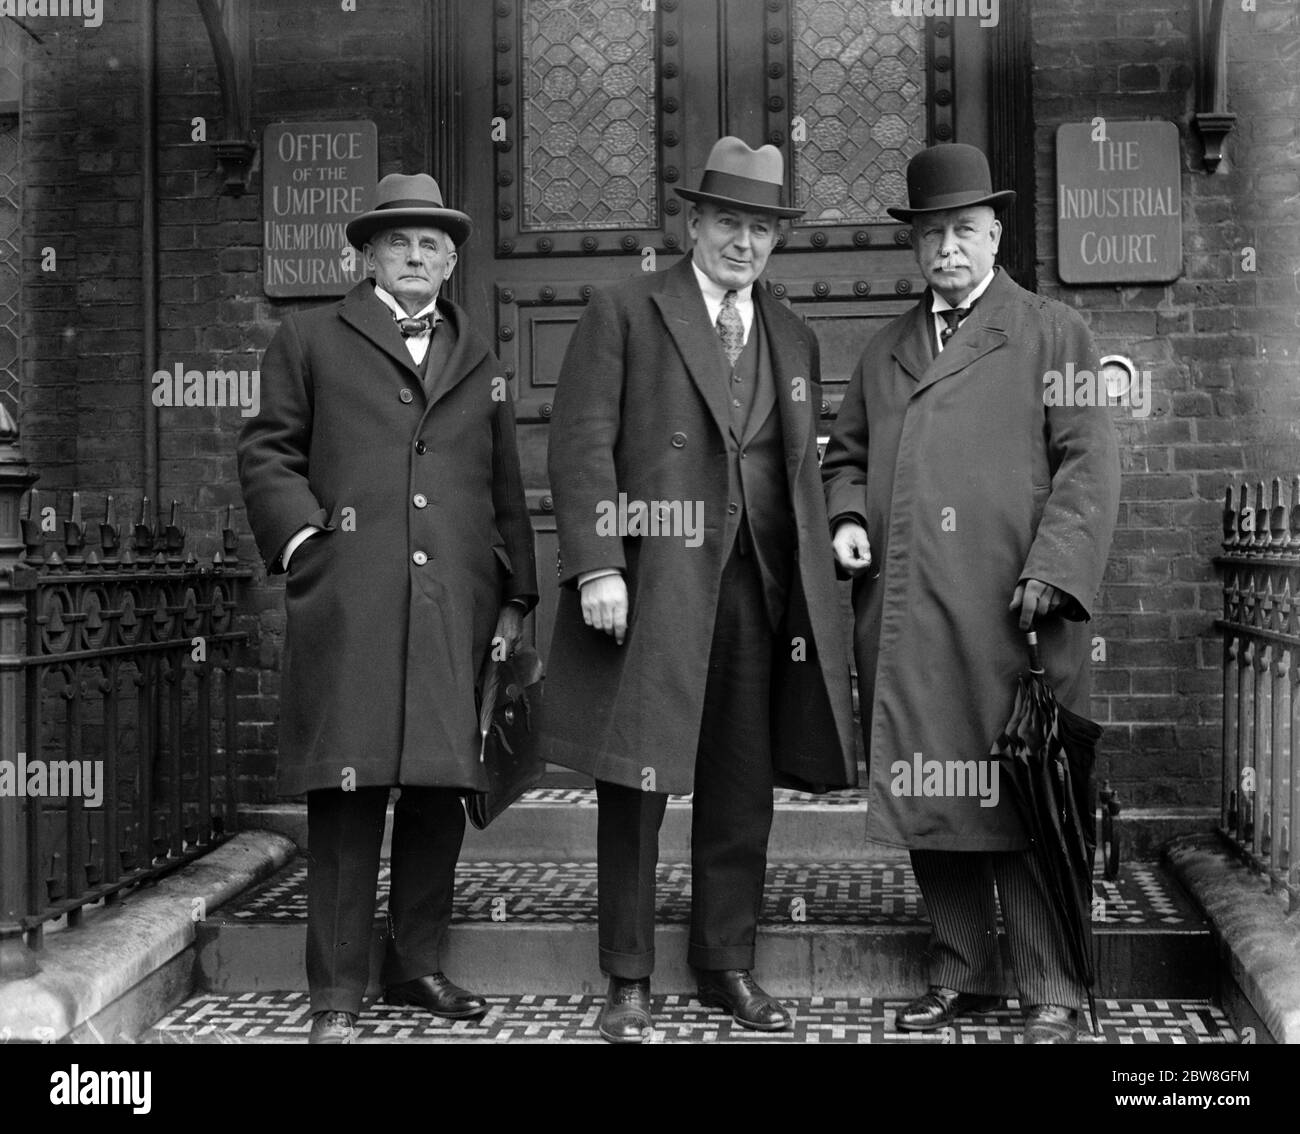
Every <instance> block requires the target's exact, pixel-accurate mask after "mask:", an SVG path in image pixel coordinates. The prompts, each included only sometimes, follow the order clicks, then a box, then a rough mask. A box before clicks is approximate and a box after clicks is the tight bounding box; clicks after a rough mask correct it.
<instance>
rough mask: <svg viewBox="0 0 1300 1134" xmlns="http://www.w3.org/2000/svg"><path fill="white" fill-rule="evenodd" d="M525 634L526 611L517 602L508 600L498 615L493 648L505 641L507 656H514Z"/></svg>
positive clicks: (493, 636)
mask: <svg viewBox="0 0 1300 1134" xmlns="http://www.w3.org/2000/svg"><path fill="white" fill-rule="evenodd" d="M523 636H524V612H523V610H522V609H521V608H520V607H519V605H518V604H517V603H513V602H508V603H506V605H505V606H503V607H502V608H501V613H500V614H498V615H497V629H496V633H495V634H493V635H492V648H493V650H496V648H497V646H498V645H499V644H501V643H504V644H505V656H506V657H512V656H514V652H515V650H517V649H518V648H519V643H520V641H522V639H523Z"/></svg>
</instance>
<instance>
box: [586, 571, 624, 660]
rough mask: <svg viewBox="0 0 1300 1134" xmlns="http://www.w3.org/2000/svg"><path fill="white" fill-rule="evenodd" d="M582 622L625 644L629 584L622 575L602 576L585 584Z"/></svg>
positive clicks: (620, 643)
mask: <svg viewBox="0 0 1300 1134" xmlns="http://www.w3.org/2000/svg"><path fill="white" fill-rule="evenodd" d="M582 620H583V622H585V623H586V624H587V625H588V626H590V627H592V628H593V629H595V630H603V631H605V633H606V634H611V635H613V638H614V641H616V642H617V643H618V644H619V645H620V646H621V645H622V644H623V639H624V638H626V637H627V583H626V582H624V581H623V576H622V575H602V576H601V577H600V578H599V579H592V580H590V581H589V582H587V583H584V584H583V587H582Z"/></svg>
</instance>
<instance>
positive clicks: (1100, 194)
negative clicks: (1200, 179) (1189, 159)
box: [1056, 118, 1183, 284]
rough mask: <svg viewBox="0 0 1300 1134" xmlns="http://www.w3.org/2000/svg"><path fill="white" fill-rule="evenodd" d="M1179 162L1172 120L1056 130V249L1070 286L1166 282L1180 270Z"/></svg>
mask: <svg viewBox="0 0 1300 1134" xmlns="http://www.w3.org/2000/svg"><path fill="white" fill-rule="evenodd" d="M1181 175H1182V160H1181V157H1180V150H1179V144H1178V127H1177V126H1176V125H1174V123H1172V122H1117V121H1112V120H1111V119H1109V118H1107V119H1101V118H1098V119H1094V120H1093V121H1092V122H1091V123H1084V122H1078V123H1067V124H1066V125H1063V126H1061V127H1059V128H1058V129H1057V131H1056V253H1057V267H1058V270H1059V272H1060V277H1061V281H1062V282H1063V283H1067V284H1119V283H1169V282H1170V281H1171V280H1175V279H1177V278H1178V277H1179V276H1180V275H1182V271H1183V219H1182V208H1183V203H1182V180H1181Z"/></svg>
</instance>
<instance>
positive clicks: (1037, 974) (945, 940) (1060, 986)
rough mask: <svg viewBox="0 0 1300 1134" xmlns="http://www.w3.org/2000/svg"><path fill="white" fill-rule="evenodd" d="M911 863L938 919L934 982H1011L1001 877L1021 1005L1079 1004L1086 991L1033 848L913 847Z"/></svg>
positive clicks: (989, 985)
mask: <svg viewBox="0 0 1300 1134" xmlns="http://www.w3.org/2000/svg"><path fill="white" fill-rule="evenodd" d="M912 870H913V871H914V872H915V874H916V881H917V883H918V884H919V885H920V887H921V896H922V897H923V898H925V906H926V909H927V910H928V911H929V913H930V921H931V924H932V925H933V927H934V931H933V935H932V936H931V938H930V983H931V984H932V985H942V986H943V987H944V988H951V989H955V990H956V991H957V992H970V993H975V994H977V995H983V996H1001V995H1002V993H1003V991H1004V989H1005V987H1006V985H1005V983H1004V979H1003V975H1002V954H1001V952H1000V951H999V949H998V924H997V910H996V907H995V905H994V902H993V888H994V884H995V883H996V885H997V896H998V901H999V902H1000V903H1001V905H1002V921H1003V925H1004V926H1005V928H1006V932H1007V945H1008V946H1009V948H1010V952H1011V966H1012V968H1013V969H1014V970H1015V976H1016V985H1017V987H1018V989H1019V995H1020V1003H1021V1006H1022V1007H1026V1008H1027V1007H1030V1006H1032V1005H1035V1004H1059V1005H1061V1006H1063V1007H1065V1008H1078V1007H1079V1006H1080V1005H1081V1004H1082V1003H1083V1000H1084V997H1085V996H1086V989H1085V988H1084V986H1083V985H1082V984H1081V983H1080V982H1079V981H1078V980H1077V979H1075V977H1074V976H1073V975H1072V973H1073V969H1074V965H1073V962H1072V961H1071V959H1070V953H1069V946H1068V945H1067V944H1066V942H1065V936H1064V934H1063V933H1062V932H1061V930H1060V927H1059V925H1058V922H1057V918H1056V915H1055V913H1054V912H1053V909H1052V897H1051V892H1050V891H1049V889H1048V884H1047V880H1046V878H1045V877H1044V876H1043V872H1042V869H1041V868H1040V867H1039V865H1038V861H1037V859H1035V858H1034V856H1033V855H1032V854H1030V853H1029V852H1028V851H1007V852H1002V853H993V852H988V853H979V852H971V851H960V852H959V851H919V850H914V851H912Z"/></svg>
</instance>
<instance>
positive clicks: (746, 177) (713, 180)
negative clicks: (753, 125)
mask: <svg viewBox="0 0 1300 1134" xmlns="http://www.w3.org/2000/svg"><path fill="white" fill-rule="evenodd" d="M673 192H674V193H676V194H677V195H678V196H679V197H685V198H686V200H688V201H706V202H708V203H710V204H714V205H723V206H729V207H731V208H733V209H745V210H746V211H748V212H751V213H771V214H772V215H773V216H778V217H801V216H803V214H804V213H805V212H807V210H806V209H791V208H788V207H787V206H785V205H784V204H783V203H782V200H781V198H782V197H783V196H784V193H785V163H784V161H783V160H782V158H781V151H780V150H778V149H777V148H776V147H775V146H760V147H759V148H758V149H756V150H752V149H750V148H749V147H748V146H747V145H745V143H744V142H742V141H741V140H740V139H739V138H733V137H730V136H728V137H726V138H719V139H718V141H717V142H715V143H714V145H713V149H712V150H710V151H709V160H708V161H707V162H706V163H705V166H704V176H703V177H702V178H701V179H700V187H699V188H698V189H674V190H673Z"/></svg>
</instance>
